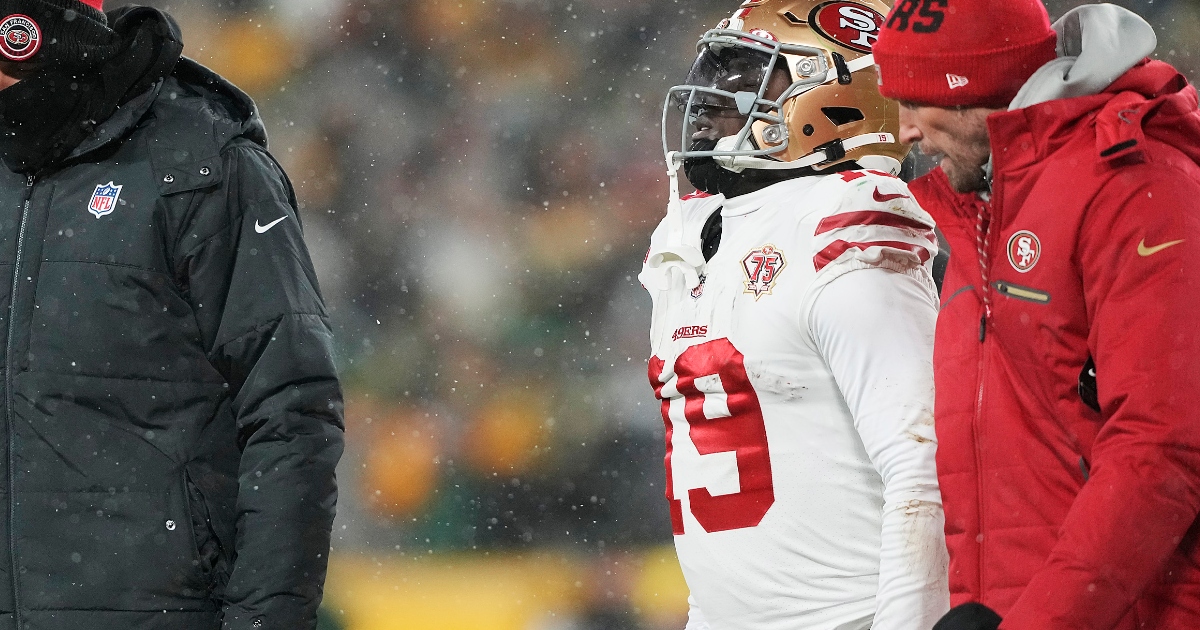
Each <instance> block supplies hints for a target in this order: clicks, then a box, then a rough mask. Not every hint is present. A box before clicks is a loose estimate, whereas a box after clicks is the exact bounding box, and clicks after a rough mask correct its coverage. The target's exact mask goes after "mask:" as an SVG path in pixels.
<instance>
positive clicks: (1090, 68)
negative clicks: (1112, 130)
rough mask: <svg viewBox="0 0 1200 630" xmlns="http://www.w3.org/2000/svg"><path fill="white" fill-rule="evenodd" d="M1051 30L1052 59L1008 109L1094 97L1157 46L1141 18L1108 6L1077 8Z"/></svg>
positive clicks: (1148, 27)
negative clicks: (1053, 38)
mask: <svg viewBox="0 0 1200 630" xmlns="http://www.w3.org/2000/svg"><path fill="white" fill-rule="evenodd" d="M1053 26H1054V30H1055V32H1057V33H1058V47H1057V52H1058V58H1057V59H1054V60H1053V61H1050V62H1049V63H1047V64H1046V65H1044V66H1042V67H1041V68H1039V69H1038V70H1037V71H1036V72H1034V73H1033V76H1031V77H1030V78H1029V80H1028V81H1026V82H1025V85H1024V86H1022V87H1021V90H1020V91H1019V92H1017V96H1016V97H1015V98H1014V99H1013V102H1012V104H1011V105H1009V109H1010V110H1015V109H1023V108H1025V107H1030V106H1032V105H1037V104H1039V103H1045V102H1046V101H1052V100H1056V99H1061V98H1074V97H1078V96H1091V95H1093V94H1099V93H1100V92H1103V91H1104V90H1105V89H1107V88H1108V87H1109V86H1110V85H1112V83H1113V82H1114V81H1116V80H1117V79H1118V78H1119V77H1120V76H1121V75H1123V74H1125V73H1126V72H1128V71H1129V70H1130V69H1132V68H1133V67H1134V66H1136V65H1137V64H1138V63H1140V62H1141V61H1142V59H1145V58H1146V57H1148V56H1149V55H1150V54H1151V53H1153V52H1154V48H1155V47H1156V46H1157V45H1158V39H1157V38H1156V37H1155V35H1154V29H1153V28H1151V26H1150V24H1148V23H1147V22H1146V20H1143V19H1142V18H1141V17H1140V16H1138V15H1137V14H1135V13H1133V12H1132V11H1129V10H1127V9H1123V8H1121V7H1118V6H1116V5H1112V4H1091V5H1085V6H1082V7H1077V8H1075V9H1072V10H1071V11H1068V12H1067V14H1066V15H1064V16H1062V17H1061V18H1059V20H1058V21H1057V22H1055V23H1054V25H1053Z"/></svg>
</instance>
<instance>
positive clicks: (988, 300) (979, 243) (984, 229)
mask: <svg viewBox="0 0 1200 630" xmlns="http://www.w3.org/2000/svg"><path fill="white" fill-rule="evenodd" d="M975 210H976V222H975V248H976V252H977V254H978V258H979V277H980V288H981V290H982V294H981V298H980V299H981V301H982V302H983V313H982V315H981V316H980V318H979V344H980V348H979V369H978V370H977V373H978V378H979V387H978V391H977V393H976V396H975V417H974V419H973V421H972V422H971V442H972V443H973V444H974V451H975V501H976V509H977V511H978V513H979V533H978V534H977V538H976V543H977V544H978V549H979V557H978V566H979V597H980V598H981V599H982V597H983V592H984V553H983V550H984V544H985V543H986V542H987V541H986V540H985V537H984V535H983V524H984V522H985V513H984V509H985V505H984V499H983V497H984V488H983V477H984V473H983V450H982V447H981V445H980V443H979V434H980V426H979V425H980V424H981V423H982V416H983V396H984V384H985V383H987V373H986V372H987V350H988V343H987V326H988V320H990V319H991V316H992V296H991V293H992V288H991V286H990V284H989V283H990V280H989V279H988V268H989V266H990V257H989V251H988V249H989V248H990V247H991V233H992V224H993V223H995V221H994V219H995V217H994V216H988V215H989V214H990V213H989V212H988V207H987V204H986V203H985V202H984V201H983V200H982V199H980V200H978V201H976V206H975Z"/></svg>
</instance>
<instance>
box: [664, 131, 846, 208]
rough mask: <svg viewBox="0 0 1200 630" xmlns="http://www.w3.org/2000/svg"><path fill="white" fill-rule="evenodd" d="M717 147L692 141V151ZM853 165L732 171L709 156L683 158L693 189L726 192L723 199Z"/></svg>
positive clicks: (833, 171)
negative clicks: (818, 168) (820, 168)
mask: <svg viewBox="0 0 1200 630" xmlns="http://www.w3.org/2000/svg"><path fill="white" fill-rule="evenodd" d="M716 147H717V141H716V140H695V141H693V142H692V146H691V150H692V151H712V150H713V149H715V148H716ZM856 168H859V166H858V163H857V162H854V161H850V162H844V163H842V164H838V165H836V166H833V167H830V168H827V169H824V170H820V171H818V170H815V169H813V168H811V167H804V168H790V169H782V170H768V169H760V168H748V169H746V170H744V171H742V172H741V173H734V172H733V171H731V170H729V169H727V168H724V167H722V166H721V165H720V164H717V162H716V160H714V159H712V158H710V157H706V158H687V159H685V160H684V161H683V174H684V176H685V177H687V180H688V181H689V182H691V183H692V185H693V186H695V187H696V190H701V191H704V192H706V193H708V194H710V195H725V198H726V199H732V198H734V197H737V196H739V195H745V194H749V193H752V192H755V191H759V190H762V189H763V188H766V187H767V186H770V185H772V184H778V183H779V182H783V181H787V180H789V179H795V178H797V177H804V176H806V175H828V174H830V173H837V172H839V171H846V170H851V169H856Z"/></svg>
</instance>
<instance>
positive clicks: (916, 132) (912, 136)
mask: <svg viewBox="0 0 1200 630" xmlns="http://www.w3.org/2000/svg"><path fill="white" fill-rule="evenodd" d="M923 139H925V134H923V133H921V129H920V127H917V122H916V112H914V111H913V110H912V108H909V107H905V106H903V105H901V106H900V142H903V143H905V144H914V143H917V142H920V141H921V140H923Z"/></svg>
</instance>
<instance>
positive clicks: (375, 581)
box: [108, 0, 1200, 630]
mask: <svg viewBox="0 0 1200 630" xmlns="http://www.w3.org/2000/svg"><path fill="white" fill-rule="evenodd" d="M994 1H996V2H1002V1H1004V0H994ZM117 4H119V3H115V2H113V1H112V0H110V1H109V3H108V6H109V8H112V7H114V6H116V5H117ZM150 4H154V5H156V6H159V7H160V8H164V9H166V10H167V11H168V12H170V13H171V14H172V15H174V16H175V17H176V18H177V19H178V20H179V21H180V23H181V24H182V26H183V30H184V41H185V44H186V49H185V54H186V55H188V56H190V57H193V58H195V59H198V60H199V61H201V62H203V63H205V64H207V65H210V66H211V67H213V68H214V69H216V70H217V71H219V72H221V73H222V74H224V75H225V76H226V77H228V78H229V79H231V80H232V81H233V82H234V83H236V84H237V85H239V86H240V87H242V88H243V89H245V90H246V91H248V92H249V93H250V94H251V95H252V96H254V97H255V99H256V100H257V101H258V104H259V106H260V108H261V110H262V113H263V116H264V118H265V119H266V122H267V126H268V129H269V131H270V134H271V149H272V151H273V152H274V153H275V155H276V156H277V157H278V158H279V159H280V161H281V162H282V163H283V164H284V166H285V168H286V169H287V171H288V173H289V174H290V176H291V177H292V180H293V182H294V183H295V186H296V189H297V193H298V196H299V199H300V205H301V215H302V218H303V221H304V225H305V230H306V234H307V239H308V243H309V247H310V248H311V250H312V253H313V257H314V259H315V263H316V266H317V272H318V274H319V276H320V281H321V286H322V289H323V291H324V294H325V297H326V299H327V301H328V303H329V306H330V310H331V311H332V314H333V319H334V322H335V325H336V333H337V336H338V337H337V338H338V343H339V347H338V352H339V357H338V359H339V362H340V365H341V368H342V370H343V374H344V382H345V387H346V397H347V407H346V416H347V417H346V425H347V450H346V455H345V458H344V459H343V461H342V465H341V467H340V469H339V484H340V487H341V495H340V498H339V502H338V519H337V523H336V525H335V531H334V549H333V555H332V557H331V568H330V574H329V580H328V583H327V587H326V604H325V608H324V610H323V615H324V616H323V619H322V625H323V627H325V628H343V629H345V630H384V629H400V628H404V629H425V628H429V629H433V628H437V629H451V630H455V629H460V628H461V629H467V628H471V629H474V628H486V629H497V630H509V629H511V630H568V629H569V630H618V629H620V630H634V629H640V630H652V629H660V628H661V629H674V630H678V629H681V628H682V627H683V624H684V622H685V620H686V609H687V606H686V601H685V600H686V588H685V587H684V585H683V581H682V577H681V575H680V573H679V568H678V565H677V564H676V563H675V559H674V553H673V551H672V548H671V546H670V544H671V540H670V538H671V536H670V526H669V523H668V519H667V514H666V505H665V502H664V500H663V499H662V490H663V488H662V484H663V472H662V454H663V446H662V421H661V418H660V416H659V415H658V409H657V406H656V405H655V404H654V401H653V398H652V394H651V391H650V388H649V386H648V385H647V383H646V375H645V374H646V359H647V356H648V353H649V345H648V343H647V333H646V331H647V330H648V325H649V299H648V298H647V297H646V296H645V295H644V292H643V291H642V289H641V288H640V286H639V285H638V282H637V280H636V278H635V276H636V274H637V272H638V270H639V267H640V263H641V260H642V256H643V254H644V253H645V249H646V246H647V244H648V238H649V233H650V231H651V230H652V229H653V227H654V225H655V224H656V223H657V221H658V219H659V217H660V216H661V214H662V213H663V209H664V208H665V203H666V181H665V180H666V178H665V176H664V171H665V168H664V165H663V164H662V154H661V146H660V141H659V130H658V121H659V118H660V113H661V106H662V100H663V98H664V96H665V91H666V89H667V88H668V87H669V86H670V85H673V84H674V83H677V82H679V81H680V80H681V79H682V77H683V75H684V73H685V72H686V70H687V67H688V66H689V65H690V62H691V58H692V56H693V55H694V44H695V41H696V39H697V38H698V37H699V35H700V34H701V33H702V32H703V31H704V30H705V29H706V28H709V27H712V26H714V25H715V24H716V23H717V22H718V21H719V20H720V19H721V18H722V17H726V16H728V15H729V14H731V13H732V12H733V11H734V10H735V9H736V8H737V4H738V2H737V0H722V1H717V0H653V1H635V0H553V1H551V0H461V1H456V0H424V1H408V0H311V1H309V0H186V1H183V0H176V1H166V2H150ZM1077 4H1082V3H1080V2H1065V1H1052V2H1049V3H1048V7H1049V9H1050V13H1051V15H1052V17H1057V16H1059V15H1061V14H1062V12H1063V11H1065V10H1066V9H1068V8H1070V7H1071V6H1074V5H1077ZM1119 4H1122V5H1124V6H1127V7H1129V8H1132V9H1134V10H1135V11H1138V12H1139V13H1141V14H1142V15H1144V16H1146V17H1147V18H1148V19H1149V20H1150V21H1151V23H1153V24H1154V25H1155V27H1156V28H1157V30H1158V33H1159V38H1160V44H1159V56H1160V57H1161V58H1163V59H1165V60H1167V61H1170V62H1172V63H1174V64H1175V65H1176V66H1177V67H1179V68H1180V69H1181V70H1183V71H1184V72H1185V73H1186V74H1188V76H1189V77H1193V78H1194V77H1197V76H1200V75H1198V74H1197V69H1198V68H1200V59H1198V58H1195V57H1193V51H1194V50H1195V49H1196V46H1195V37H1196V33H1200V5H1198V4H1197V3H1196V2H1194V1H1184V0H1141V1H1125V2H1119Z"/></svg>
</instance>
